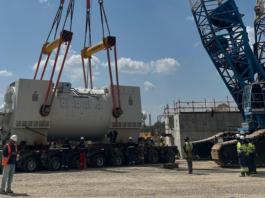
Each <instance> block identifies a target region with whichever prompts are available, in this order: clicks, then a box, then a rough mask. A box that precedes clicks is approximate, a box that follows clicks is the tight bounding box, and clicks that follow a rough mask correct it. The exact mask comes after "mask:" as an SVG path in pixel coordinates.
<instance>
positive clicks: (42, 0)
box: [39, 0, 49, 3]
mask: <svg viewBox="0 0 265 198" xmlns="http://www.w3.org/2000/svg"><path fill="white" fill-rule="evenodd" d="M48 1H49V0H39V2H40V3H46V2H48Z"/></svg>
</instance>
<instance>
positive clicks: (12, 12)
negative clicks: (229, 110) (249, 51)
mask: <svg viewBox="0 0 265 198" xmlns="http://www.w3.org/2000/svg"><path fill="white" fill-rule="evenodd" d="M58 2H59V0H27V1H25V0H24V1H21V0H11V1H10V0H9V1H7V0H5V1H4V0H2V1H1V6H0V25H1V31H0V38H1V45H0V104H1V103H2V102H3V94H4V93H5V89H6V86H7V85H8V84H10V83H11V82H13V81H15V80H17V79H19V78H33V76H34V65H36V61H37V60H38V57H39V53H40V50H41V47H42V45H43V44H44V43H45V41H46V38H47V35H48V32H49V30H50V27H51V25H52V22H53V19H54V16H55V13H56V11H57V9H58V4H59V3H58ZM68 2H69V1H68V0H66V5H65V8H64V13H63V15H62V20H63V19H64V18H65V11H66V8H67V6H68ZM85 2H86V1H85V0H76V6H75V13H74V20H73V32H74V38H73V42H72V46H71V50H70V53H69V56H68V60H67V64H66V68H65V70H64V72H63V76H62V78H61V81H70V82H72V84H73V86H74V87H83V86H84V85H83V79H82V73H81V71H82V70H81V62H80V55H79V54H80V50H81V49H82V48H83V43H84V33H85V30H84V25H85ZM97 2H98V1H97V0H92V44H96V43H98V42H100V40H101V38H102V31H101V24H100V18H99V6H98V3H97ZM236 3H237V4H238V7H239V10H240V12H241V13H243V14H245V17H244V18H243V20H244V22H245V25H246V26H247V28H248V31H249V37H250V41H251V42H253V20H254V6H255V1H254V0H236ZM104 5H105V10H106V13H107V17H108V22H109V25H110V31H111V34H112V35H114V36H116V37H117V49H118V59H119V67H120V73H119V77H120V84H122V85H130V86H140V87H141V97H142V109H143V110H144V111H146V112H147V113H151V114H152V121H153V122H154V121H156V118H157V115H159V114H161V113H162V111H163V107H164V106H165V105H166V104H167V103H169V104H171V105H173V101H174V100H175V101H177V100H178V98H180V99H181V100H182V101H192V100H193V101H203V100H204V98H206V99H207V100H212V99H213V98H216V100H224V99H225V98H226V96H227V95H228V96H229V97H230V98H231V96H230V95H229V92H228V91H227V89H226V87H225V85H224V83H223V82H222V80H221V78H220V76H219V75H218V74H217V73H216V69H215V67H214V65H213V64H212V62H211V60H210V58H209V57H208V55H207V53H206V51H205V50H204V48H203V47H202V45H201V41H200V38H199V34H198V31H197V29H196V25H195V23H194V21H193V20H191V16H192V14H191V10H190V7H189V3H188V0H165V1H161V0H144V1H143V0H126V1H124V0H115V1H113V0H105V1H104ZM66 27H67V28H68V27H69V25H68V24H67V26H66ZM67 28H66V29H67ZM95 56H96V57H94V59H93V78H94V86H95V87H101V86H104V85H108V84H109V78H108V69H107V67H105V66H104V65H105V63H106V53H105V52H100V53H98V54H96V55H95ZM52 58H53V57H52ZM50 72H51V71H50V70H48V71H47V72H46V76H45V79H48V78H49V75H48V74H50Z"/></svg>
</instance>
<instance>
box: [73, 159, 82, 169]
mask: <svg viewBox="0 0 265 198" xmlns="http://www.w3.org/2000/svg"><path fill="white" fill-rule="evenodd" d="M71 165H72V168H74V169H79V168H80V164H79V157H78V156H75V157H74V158H73V161H72V164H71Z"/></svg>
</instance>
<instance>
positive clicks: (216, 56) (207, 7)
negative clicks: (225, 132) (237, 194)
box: [189, 0, 265, 166]
mask: <svg viewBox="0 0 265 198" xmlns="http://www.w3.org/2000/svg"><path fill="white" fill-rule="evenodd" d="M189 3H190V6H191V10H192V13H193V16H194V19H195V23H196V25H197V28H198V31H199V34H200V37H201V40H202V43H203V46H204V47H205V49H206V51H207V53H208V55H209V56H210V58H211V60H212V62H213V63H214V65H215V67H216V69H217V71H218V73H219V74H220V76H221V78H222V79H223V81H224V83H225V85H226V86H227V88H228V90H229V91H230V93H231V95H232V97H233V98H234V100H235V102H236V103H237V105H238V109H239V110H240V111H241V113H242V117H243V119H244V120H245V122H244V123H243V124H242V128H240V129H239V130H245V131H249V133H252V135H251V138H252V139H253V140H254V142H255V141H257V143H256V144H261V145H263V147H264V146H265V140H264V134H265V133H264V130H263V129H264V128H265V125H264V122H265V110H264V97H263V84H264V82H263V81H262V80H264V77H265V72H264V63H263V51H264V40H263V35H262V33H263V32H264V27H263V26H262V23H263V22H264V1H261V0H257V4H256V7H255V11H256V16H255V34H256V43H255V45H254V52H255V53H253V51H252V49H251V46H250V45H249V39H248V34H247V31H246V27H245V25H244V23H243V21H242V17H243V15H242V14H241V13H240V12H239V10H238V7H237V5H236V3H235V1H234V0H207V1H206V0H189ZM210 139H211V138H210ZM204 142H205V143H206V142H208V140H205V141H204ZM204 142H201V141H200V142H199V143H204ZM197 143H198V142H197ZM257 149H258V148H257ZM211 155H212V158H213V160H214V161H215V162H216V163H217V164H220V165H223V166H226V165H228V164H233V163H237V157H236V155H237V153H236V141H234V140H233V141H227V142H224V143H218V144H215V145H214V147H213V148H212V153H211ZM264 157H265V156H264V155H262V154H261V155H260V156H259V159H262V160H258V162H261V161H264Z"/></svg>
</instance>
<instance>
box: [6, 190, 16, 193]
mask: <svg viewBox="0 0 265 198" xmlns="http://www.w3.org/2000/svg"><path fill="white" fill-rule="evenodd" d="M6 193H10V194H13V193H14V191H12V190H10V189H7V190H6Z"/></svg>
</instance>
